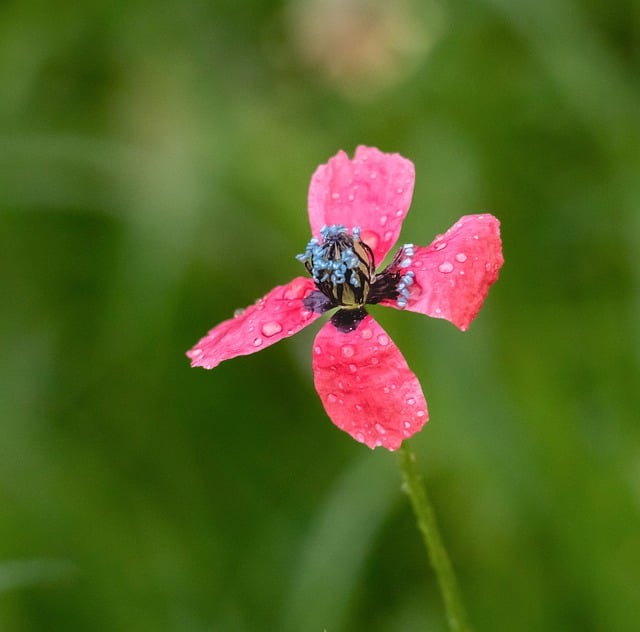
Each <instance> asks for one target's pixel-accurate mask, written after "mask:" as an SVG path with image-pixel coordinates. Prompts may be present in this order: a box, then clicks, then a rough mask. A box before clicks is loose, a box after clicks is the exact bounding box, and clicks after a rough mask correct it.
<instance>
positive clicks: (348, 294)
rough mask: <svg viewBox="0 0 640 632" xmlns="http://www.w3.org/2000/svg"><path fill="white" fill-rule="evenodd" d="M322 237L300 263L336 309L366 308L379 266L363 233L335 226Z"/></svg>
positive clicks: (307, 251)
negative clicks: (338, 307)
mask: <svg viewBox="0 0 640 632" xmlns="http://www.w3.org/2000/svg"><path fill="white" fill-rule="evenodd" d="M320 237H321V239H317V238H315V237H314V238H313V239H312V240H311V241H310V242H309V243H308V244H307V248H306V250H305V252H304V254H302V255H298V259H299V260H300V261H302V262H303V263H304V265H305V267H306V268H307V270H308V271H309V274H311V276H312V277H313V280H314V281H315V284H316V287H317V288H318V289H319V290H320V291H321V292H322V293H323V294H324V295H325V296H326V297H327V298H328V299H329V300H330V301H331V303H332V304H333V305H336V306H337V305H340V306H342V307H347V308H358V307H362V305H364V304H365V303H366V302H367V298H368V296H369V290H370V288H371V284H372V282H373V281H374V280H375V262H374V258H373V252H372V251H371V248H369V246H367V244H365V243H364V242H363V241H362V240H361V239H360V229H359V228H357V227H356V228H354V229H353V230H352V231H351V234H349V232H348V231H347V229H346V227H345V226H341V225H335V224H334V225H333V226H324V227H323V228H322V230H321V231H320Z"/></svg>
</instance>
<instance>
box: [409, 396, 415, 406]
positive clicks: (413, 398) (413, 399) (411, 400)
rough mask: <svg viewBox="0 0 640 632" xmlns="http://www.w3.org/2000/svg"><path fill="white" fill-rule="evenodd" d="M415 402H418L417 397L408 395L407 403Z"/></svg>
mask: <svg viewBox="0 0 640 632" xmlns="http://www.w3.org/2000/svg"><path fill="white" fill-rule="evenodd" d="M415 403H416V398H415V397H407V404H409V406H413V405H414V404H415Z"/></svg>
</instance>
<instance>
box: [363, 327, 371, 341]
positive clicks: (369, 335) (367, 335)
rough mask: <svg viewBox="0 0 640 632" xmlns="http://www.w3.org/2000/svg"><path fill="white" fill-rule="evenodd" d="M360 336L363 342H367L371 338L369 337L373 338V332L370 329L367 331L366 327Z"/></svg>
mask: <svg viewBox="0 0 640 632" xmlns="http://www.w3.org/2000/svg"><path fill="white" fill-rule="evenodd" d="M360 335H361V336H362V337H363V338H364V339H365V340H369V339H370V338H371V336H373V332H372V331H371V329H369V328H368V327H365V328H364V329H363V330H362V331H361V332H360Z"/></svg>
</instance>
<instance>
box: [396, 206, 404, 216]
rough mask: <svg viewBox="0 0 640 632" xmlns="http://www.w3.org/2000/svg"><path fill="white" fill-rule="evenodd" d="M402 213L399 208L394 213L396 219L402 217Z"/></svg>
mask: <svg viewBox="0 0 640 632" xmlns="http://www.w3.org/2000/svg"><path fill="white" fill-rule="evenodd" d="M402 213H403V211H402V209H401V208H399V209H398V210H397V211H396V217H402Z"/></svg>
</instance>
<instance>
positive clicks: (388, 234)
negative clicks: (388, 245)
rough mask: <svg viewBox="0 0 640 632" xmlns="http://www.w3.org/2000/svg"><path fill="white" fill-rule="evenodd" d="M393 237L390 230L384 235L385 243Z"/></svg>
mask: <svg viewBox="0 0 640 632" xmlns="http://www.w3.org/2000/svg"><path fill="white" fill-rule="evenodd" d="M392 237H393V233H392V232H391V231H390V230H388V231H387V232H386V233H385V234H384V240H385V241H389V240H390V239H391V238H392Z"/></svg>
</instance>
